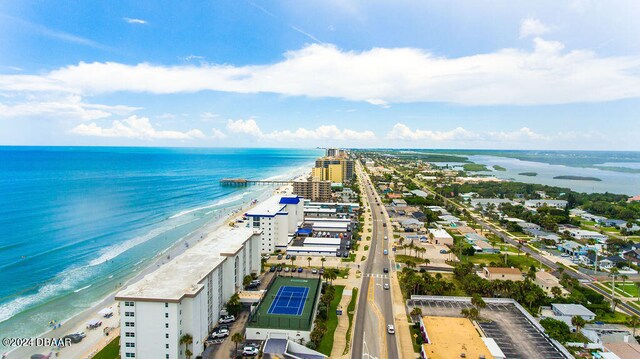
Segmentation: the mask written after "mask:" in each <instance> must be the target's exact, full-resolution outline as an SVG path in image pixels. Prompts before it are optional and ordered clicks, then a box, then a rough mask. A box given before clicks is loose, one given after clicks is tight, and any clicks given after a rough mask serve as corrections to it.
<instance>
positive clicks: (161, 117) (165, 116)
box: [156, 112, 176, 120]
mask: <svg viewBox="0 0 640 359" xmlns="http://www.w3.org/2000/svg"><path fill="white" fill-rule="evenodd" d="M156 118H157V119H159V120H171V119H174V118H176V115H174V114H172V113H169V112H165V113H163V114H161V115H159V116H156Z"/></svg>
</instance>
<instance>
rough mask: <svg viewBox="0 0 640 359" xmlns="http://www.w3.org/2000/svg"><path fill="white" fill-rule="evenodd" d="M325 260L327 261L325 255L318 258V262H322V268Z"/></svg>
mask: <svg viewBox="0 0 640 359" xmlns="http://www.w3.org/2000/svg"><path fill="white" fill-rule="evenodd" d="M326 261H327V258H325V257H322V258H320V262H322V268H324V262H326Z"/></svg>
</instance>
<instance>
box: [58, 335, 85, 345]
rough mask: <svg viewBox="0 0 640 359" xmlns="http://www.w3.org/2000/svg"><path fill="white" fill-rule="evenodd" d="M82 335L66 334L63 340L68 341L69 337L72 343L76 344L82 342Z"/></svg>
mask: <svg viewBox="0 0 640 359" xmlns="http://www.w3.org/2000/svg"><path fill="white" fill-rule="evenodd" d="M82 338H84V337H82V336H80V335H78V334H68V335H65V336H64V337H62V341H63V342H64V343H66V342H67V339H68V340H69V341H70V342H71V344H76V343H80V342H81V341H82Z"/></svg>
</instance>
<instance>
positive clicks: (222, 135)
mask: <svg viewBox="0 0 640 359" xmlns="http://www.w3.org/2000/svg"><path fill="white" fill-rule="evenodd" d="M211 138H213V139H215V140H222V139H225V138H227V135H226V134H225V133H224V132H222V131H220V130H218V129H217V128H212V129H211Z"/></svg>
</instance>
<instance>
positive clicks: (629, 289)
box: [604, 281, 638, 297]
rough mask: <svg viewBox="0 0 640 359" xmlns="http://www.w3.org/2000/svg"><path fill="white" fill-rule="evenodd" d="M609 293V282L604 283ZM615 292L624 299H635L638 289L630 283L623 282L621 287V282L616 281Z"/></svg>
mask: <svg viewBox="0 0 640 359" xmlns="http://www.w3.org/2000/svg"><path fill="white" fill-rule="evenodd" d="M604 284H605V285H606V287H607V288H608V290H609V291H611V282H605V283H604ZM616 292H618V293H620V294H622V295H624V296H625V297H637V296H638V287H636V285H635V284H634V283H632V282H628V281H627V282H625V283H624V286H622V282H618V281H616ZM625 292H626V293H625Z"/></svg>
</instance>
